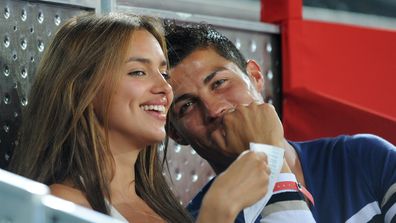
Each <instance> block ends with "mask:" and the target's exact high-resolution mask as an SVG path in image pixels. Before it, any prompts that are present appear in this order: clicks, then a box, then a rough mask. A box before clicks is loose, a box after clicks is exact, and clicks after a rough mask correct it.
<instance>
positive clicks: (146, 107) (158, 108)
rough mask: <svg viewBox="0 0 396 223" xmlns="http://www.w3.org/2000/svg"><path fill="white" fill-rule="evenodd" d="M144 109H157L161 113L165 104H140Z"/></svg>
mask: <svg viewBox="0 0 396 223" xmlns="http://www.w3.org/2000/svg"><path fill="white" fill-rule="evenodd" d="M140 107H141V108H142V109H143V110H144V111H158V112H161V113H164V112H165V106H163V105H142V106H140Z"/></svg>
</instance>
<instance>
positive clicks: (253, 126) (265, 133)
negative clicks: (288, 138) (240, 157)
mask: <svg viewBox="0 0 396 223" xmlns="http://www.w3.org/2000/svg"><path fill="white" fill-rule="evenodd" d="M223 125H224V132H225V142H226V148H224V149H225V150H226V151H227V152H230V153H237V154H240V153H241V152H243V151H244V150H247V149H249V143H250V142H253V143H262V144H269V145H274V146H277V147H281V148H283V147H284V145H283V143H284V134H283V127H282V123H281V122H280V120H279V117H278V114H277V113H276V111H275V108H274V106H272V105H270V104H266V103H264V104H257V103H251V104H250V105H248V106H244V105H239V106H237V107H236V108H235V109H234V110H232V111H230V112H228V113H226V114H225V115H224V117H223Z"/></svg>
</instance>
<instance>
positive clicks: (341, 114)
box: [283, 88, 396, 144]
mask: <svg viewBox="0 0 396 223" xmlns="http://www.w3.org/2000/svg"><path fill="white" fill-rule="evenodd" d="M284 106H285V107H286V108H287V109H284V119H283V122H284V123H287V124H285V125H284V128H285V132H286V133H287V135H286V138H287V139H290V140H297V141H299V140H307V139H314V138H319V137H328V136H337V135H341V134H355V133H372V134H375V135H379V136H381V137H383V138H385V139H387V140H389V141H390V142H392V143H393V144H396V136H395V133H396V119H394V118H390V117H384V116H381V115H379V114H376V113H374V112H372V111H368V110H366V109H364V108H362V107H359V106H356V105H353V104H351V103H347V102H345V101H342V100H339V99H336V98H332V97H330V96H327V95H324V94H318V93H315V92H312V91H309V90H307V89H304V88H296V89H293V90H292V91H291V92H289V93H286V94H285V95H284Z"/></svg>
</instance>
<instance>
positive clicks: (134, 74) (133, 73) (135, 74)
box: [128, 70, 146, 76]
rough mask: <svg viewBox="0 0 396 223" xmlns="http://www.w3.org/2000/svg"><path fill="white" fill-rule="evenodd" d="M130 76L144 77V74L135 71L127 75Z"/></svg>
mask: <svg viewBox="0 0 396 223" xmlns="http://www.w3.org/2000/svg"><path fill="white" fill-rule="evenodd" d="M128 74H129V75H131V76H144V75H146V73H145V72H144V71H141V70H137V71H132V72H129V73H128Z"/></svg>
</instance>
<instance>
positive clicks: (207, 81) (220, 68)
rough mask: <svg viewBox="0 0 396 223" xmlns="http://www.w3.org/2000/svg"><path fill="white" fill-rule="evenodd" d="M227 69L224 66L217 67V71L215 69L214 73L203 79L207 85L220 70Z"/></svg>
mask: <svg viewBox="0 0 396 223" xmlns="http://www.w3.org/2000/svg"><path fill="white" fill-rule="evenodd" d="M225 69H226V68H224V67H219V68H217V69H216V70H215V71H213V72H212V73H210V74H208V76H206V77H205V79H204V80H203V83H204V84H205V85H206V84H208V83H209V82H210V81H211V80H212V79H213V78H214V77H215V76H216V74H217V73H219V72H220V71H223V70H225Z"/></svg>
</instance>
